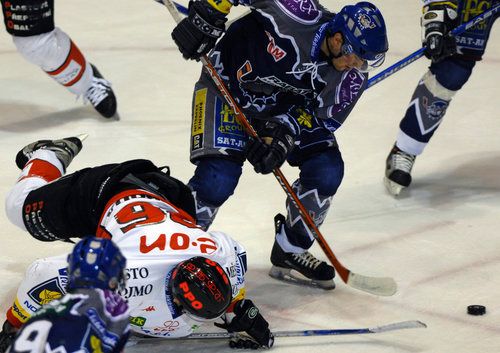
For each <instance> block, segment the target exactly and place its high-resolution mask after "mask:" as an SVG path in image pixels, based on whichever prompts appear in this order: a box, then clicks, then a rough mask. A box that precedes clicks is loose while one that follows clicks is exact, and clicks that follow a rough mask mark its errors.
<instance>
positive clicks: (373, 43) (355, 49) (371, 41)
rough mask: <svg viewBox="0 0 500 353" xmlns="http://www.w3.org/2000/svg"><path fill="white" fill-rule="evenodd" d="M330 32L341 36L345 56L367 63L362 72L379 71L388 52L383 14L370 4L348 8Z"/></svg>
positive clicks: (336, 18) (343, 10)
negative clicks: (376, 68)
mask: <svg viewBox="0 0 500 353" xmlns="http://www.w3.org/2000/svg"><path fill="white" fill-rule="evenodd" d="M327 30H328V32H329V34H330V36H331V35H334V34H335V33H338V32H340V33H341V34H342V37H343V40H344V44H343V45H342V54H343V55H347V54H352V53H354V54H356V55H357V56H358V57H359V58H360V59H362V60H363V61H364V65H363V67H362V68H361V70H362V71H369V70H370V69H373V68H375V67H379V66H380V65H382V63H383V62H384V60H385V53H386V52H387V50H388V49H389V45H388V42H387V31H386V27H385V22H384V18H383V17H382V13H381V12H380V10H379V9H378V8H377V7H376V6H375V5H373V4H372V3H369V2H367V1H362V2H358V3H357V4H355V5H347V6H344V7H343V8H342V10H340V12H339V13H337V14H336V15H335V17H334V18H333V19H332V20H331V21H330V23H329V25H328V29H327Z"/></svg>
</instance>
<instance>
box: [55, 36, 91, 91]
mask: <svg viewBox="0 0 500 353" xmlns="http://www.w3.org/2000/svg"><path fill="white" fill-rule="evenodd" d="M70 42H71V44H70V48H69V53H68V57H67V58H66V60H65V61H64V63H63V64H62V65H61V66H59V68H57V69H55V70H54V71H50V72H47V73H48V74H49V75H50V76H57V75H59V74H61V73H62V72H64V70H66V69H68V67H69V66H70V64H71V63H72V62H76V63H77V64H78V65H79V66H80V71H79V72H78V74H77V75H76V76H75V78H74V79H72V80H71V81H69V82H67V83H64V84H63V86H66V87H69V86H73V85H74V84H75V83H77V82H78V81H80V79H81V78H82V75H83V73H84V72H85V67H86V60H85V57H84V56H83V54H82V52H81V51H80V49H78V47H77V46H76V45H75V43H73V41H70Z"/></svg>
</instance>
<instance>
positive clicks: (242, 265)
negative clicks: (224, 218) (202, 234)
mask: <svg viewBox="0 0 500 353" xmlns="http://www.w3.org/2000/svg"><path fill="white" fill-rule="evenodd" d="M208 233H209V234H210V235H211V236H213V237H214V238H217V239H218V241H219V244H220V245H221V248H222V249H221V250H223V251H221V252H220V254H218V256H217V257H218V258H216V257H214V260H216V261H217V262H219V263H220V264H221V266H222V267H223V268H224V269H225V270H226V272H227V274H228V276H229V281H230V282H231V288H232V296H233V300H232V301H233V302H235V301H238V300H240V299H243V298H244V297H245V274H246V272H247V252H246V249H245V248H244V246H243V245H242V244H240V243H239V242H237V241H236V240H234V239H233V238H231V237H230V236H228V235H227V234H225V233H223V232H218V231H209V232H208Z"/></svg>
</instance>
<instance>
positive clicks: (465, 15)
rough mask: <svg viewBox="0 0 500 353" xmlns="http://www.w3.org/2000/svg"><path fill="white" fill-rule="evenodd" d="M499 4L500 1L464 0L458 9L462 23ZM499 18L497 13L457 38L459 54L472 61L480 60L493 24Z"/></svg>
mask: <svg viewBox="0 0 500 353" xmlns="http://www.w3.org/2000/svg"><path fill="white" fill-rule="evenodd" d="M498 4H500V0H462V1H460V2H459V7H458V14H459V17H460V23H466V22H468V21H470V20H472V19H473V18H474V17H476V16H477V15H480V14H482V13H483V12H485V11H487V10H489V9H491V8H492V7H493V6H495V5H498ZM499 16H500V13H499V12H497V13H496V15H494V16H491V17H489V18H488V19H486V20H485V21H483V22H480V23H478V24H477V25H475V26H474V27H472V28H471V29H469V30H467V31H466V32H464V33H463V34H461V35H458V36H456V39H457V49H458V52H459V53H460V54H463V55H464V56H466V57H467V56H469V57H471V58H472V59H476V60H477V59H480V57H481V56H482V55H483V54H484V50H485V49H486V43H487V42H488V38H489V37H490V32H491V28H492V27H493V23H494V22H495V20H496V19H497V18H498V17H499Z"/></svg>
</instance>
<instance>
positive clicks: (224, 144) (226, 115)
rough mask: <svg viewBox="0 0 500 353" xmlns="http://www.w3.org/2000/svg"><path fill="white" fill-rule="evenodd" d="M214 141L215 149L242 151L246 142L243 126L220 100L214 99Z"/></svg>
mask: <svg viewBox="0 0 500 353" xmlns="http://www.w3.org/2000/svg"><path fill="white" fill-rule="evenodd" d="M214 130H215V131H214V132H215V136H214V137H215V141H214V146H215V147H216V148H231V149H235V150H243V147H244V145H245V141H246V135H245V133H244V129H243V126H242V125H241V124H240V122H239V121H238V119H236V116H235V114H234V112H233V110H232V109H231V108H230V107H229V106H228V105H227V104H225V103H224V102H223V101H222V100H221V99H220V98H218V97H216V98H215V129H214Z"/></svg>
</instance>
